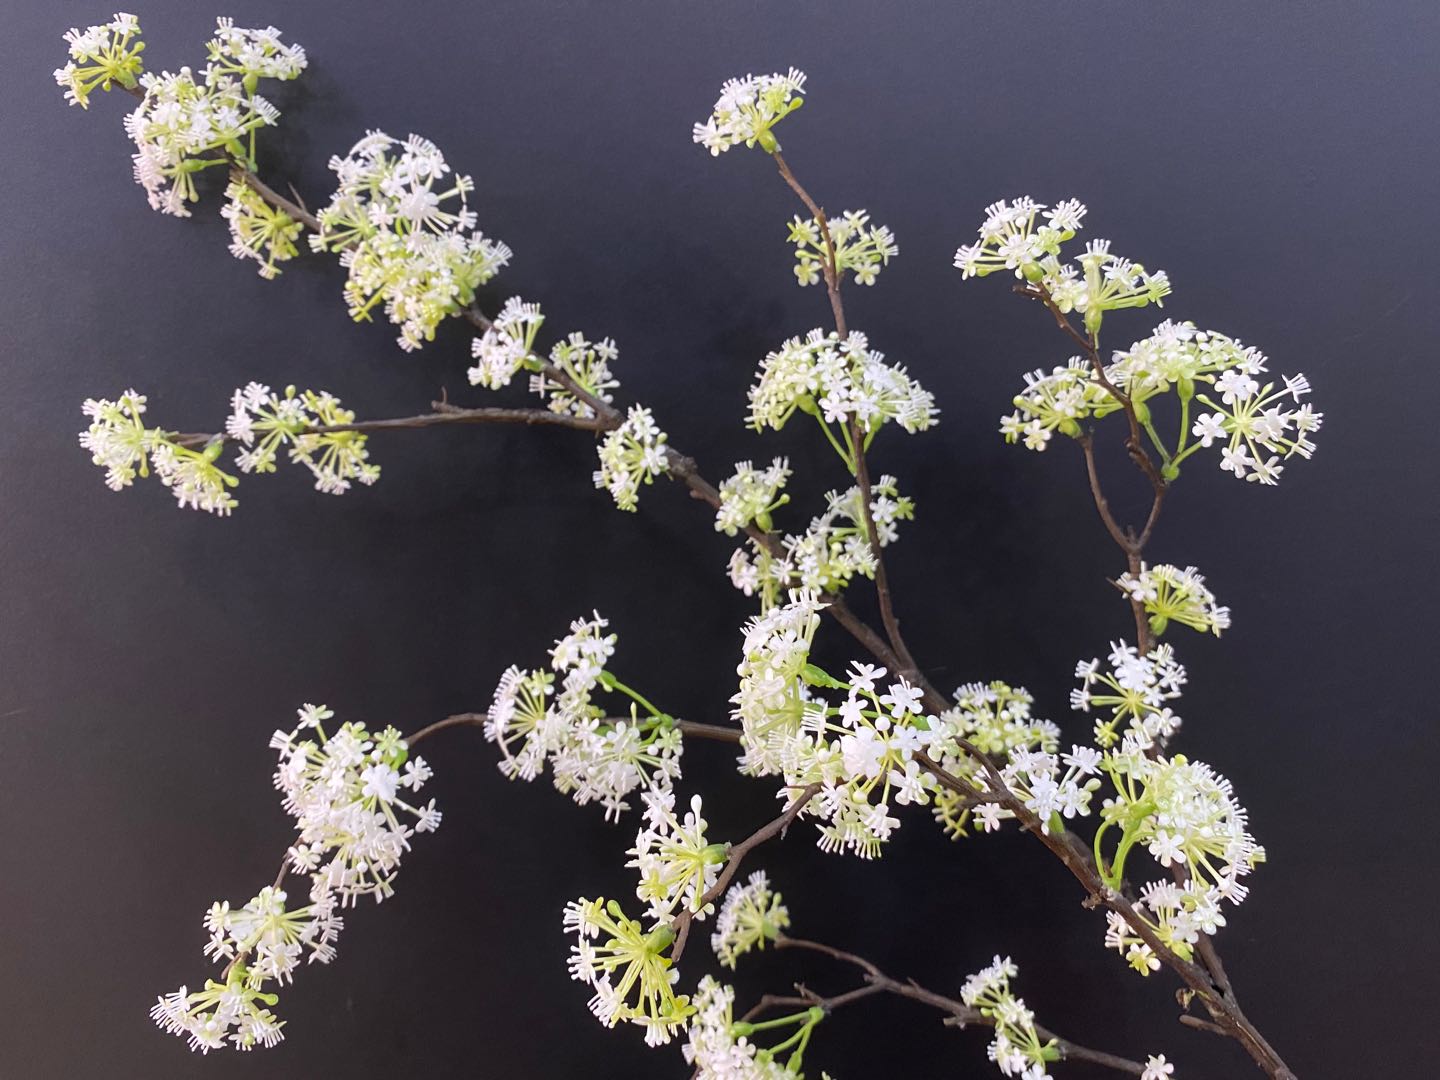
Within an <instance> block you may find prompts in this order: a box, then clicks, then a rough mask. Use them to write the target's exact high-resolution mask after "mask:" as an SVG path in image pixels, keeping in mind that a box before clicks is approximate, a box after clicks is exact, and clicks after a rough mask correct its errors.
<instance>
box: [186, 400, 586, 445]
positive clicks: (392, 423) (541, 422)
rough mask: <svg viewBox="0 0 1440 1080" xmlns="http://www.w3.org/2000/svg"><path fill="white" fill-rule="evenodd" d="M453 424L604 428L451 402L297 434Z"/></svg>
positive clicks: (219, 436) (198, 439)
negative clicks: (430, 409) (407, 413)
mask: <svg viewBox="0 0 1440 1080" xmlns="http://www.w3.org/2000/svg"><path fill="white" fill-rule="evenodd" d="M452 424H528V425H535V426H540V427H565V428H575V429H577V430H580V431H601V430H604V429H603V427H602V426H601V423H600V421H598V420H595V419H592V418H589V417H583V416H571V415H569V414H568V413H553V412H551V411H550V410H549V409H499V408H483V409H460V408H456V407H455V406H453V405H447V406H445V407H444V408H437V410H436V411H435V412H432V413H421V414H420V415H418V416H399V417H394V418H393V419H386V420H357V421H355V422H354V423H352V424H319V425H316V426H314V427H305V428H301V429H300V430H299V431H297V432H295V434H296V435H335V434H338V433H340V432H345V431H358V432H373V431H407V430H414V429H419V428H432V427H445V426H449V425H452ZM217 440H219V441H221V442H234V441H235V438H234V436H231V435H226V434H225V433H224V432H215V433H213V434H206V433H203V432H187V433H185V434H181V435H176V436H175V438H174V441H175V443H176V445H178V446H185V447H191V448H194V447H200V446H205V445H207V444H208V443H212V442H215V441H217Z"/></svg>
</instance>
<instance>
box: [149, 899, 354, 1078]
mask: <svg viewBox="0 0 1440 1080" xmlns="http://www.w3.org/2000/svg"><path fill="white" fill-rule="evenodd" d="M286 899H287V897H286V895H285V893H284V892H283V891H282V890H281V889H279V888H278V887H273V886H267V887H266V888H264V889H261V890H260V894H259V895H258V896H256V897H255V898H254V899H252V900H251V901H250V902H249V903H248V904H246V905H245V906H244V907H242V908H238V909H234V910H232V909H231V907H230V905H229V903H228V902H227V903H219V902H217V903H215V904H213V905H212V906H211V908H210V911H209V912H208V913H207V914H206V916H205V929H206V930H208V931H209V932H210V942H209V944H208V945H206V946H205V955H206V956H210V957H213V958H215V959H216V960H229V961H230V963H229V964H228V966H227V967H226V969H225V972H224V974H223V975H222V976H221V978H222V979H223V980H224V981H223V982H220V981H216V980H213V979H207V980H206V982H205V988H204V989H203V990H198V991H196V992H194V993H191V992H190V990H189V988H188V987H184V986H182V987H180V989H179V990H176V991H174V992H173V993H170V994H165V995H163V996H161V997H160V998H159V999H158V1000H157V1001H156V1003H155V1005H154V1007H153V1008H152V1009H151V1010H150V1016H151V1018H152V1019H153V1020H154V1021H155V1022H156V1023H157V1024H159V1025H160V1027H161V1028H162V1029H164V1030H165V1031H167V1032H169V1033H170V1034H172V1035H184V1036H187V1037H188V1038H189V1040H190V1048H191V1049H192V1050H199V1051H200V1052H201V1053H202V1054H208V1053H209V1052H210V1051H211V1050H217V1049H220V1048H222V1047H224V1046H225V1045H226V1043H227V1042H228V1043H229V1044H230V1045H231V1046H233V1047H235V1048H236V1049H238V1050H251V1049H253V1048H254V1047H256V1046H257V1045H258V1046H263V1047H271V1046H274V1045H276V1044H277V1043H279V1042H280V1041H281V1039H283V1038H284V1037H285V1033H284V1027H285V1021H283V1020H280V1019H278V1018H277V1017H276V1016H275V1014H274V1013H272V1012H271V1011H270V1007H271V1006H273V1005H275V1004H277V1002H278V1000H279V999H278V997H277V995H275V994H274V993H269V992H267V991H266V989H265V986H266V984H267V983H269V982H272V981H273V982H275V983H277V984H279V985H281V986H283V985H285V984H286V983H288V982H290V981H291V979H292V977H293V974H294V971H295V969H296V967H298V966H299V963H300V957H301V954H302V952H303V951H304V949H305V948H309V950H310V957H309V958H310V960H311V961H312V962H313V961H316V960H318V961H320V962H321V963H329V962H330V961H331V960H332V959H333V958H334V956H335V946H334V942H335V939H336V938H337V937H338V936H339V933H340V930H341V929H342V928H343V926H344V920H343V919H341V918H340V916H339V915H337V914H336V913H335V898H334V896H333V895H331V894H329V893H327V892H323V891H322V892H321V893H320V894H319V895H318V896H316V897H312V901H311V903H310V904H308V905H307V906H305V907H301V908H297V909H295V910H293V911H291V910H287V909H286V906H285V905H286Z"/></svg>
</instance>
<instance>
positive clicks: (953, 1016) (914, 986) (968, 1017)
mask: <svg viewBox="0 0 1440 1080" xmlns="http://www.w3.org/2000/svg"><path fill="white" fill-rule="evenodd" d="M775 947H776V948H777V949H787V948H788V949H808V950H810V951H811V952H817V953H821V954H823V955H825V956H829V957H832V958H833V959H836V960H840V961H843V962H844V963H847V964H852V965H854V966H855V967H858V968H860V969H861V970H862V971H863V972H864V973H865V981H866V982H867V983H868V984H869V985H870V986H874V987H879V988H880V989H881V990H884V991H885V992H887V993H890V994H895V995H896V996H898V997H904V998H909V999H910V1000H911V1001H918V1002H920V1003H921V1004H923V1005H929V1006H930V1007H931V1008H935V1009H939V1010H940V1011H941V1012H946V1013H949V1014H950V1020H948V1021H947V1022H954V1023H955V1024H957V1025H958V1026H960V1027H964V1026H965V1025H967V1024H977V1025H984V1026H986V1027H994V1026H995V1020H994V1018H993V1017H989V1016H986V1015H985V1014H984V1013H982V1012H981V1011H980V1010H979V1009H977V1008H975V1007H974V1006H972V1005H966V1004H965V1003H964V1002H963V1001H956V1000H955V999H954V998H948V997H945V996H944V995H943V994H937V993H935V992H934V991H933V990H927V989H925V988H924V987H923V986H920V985H919V984H918V983H915V982H913V981H911V982H901V981H899V980H898V979H892V978H891V977H890V976H889V975H886V974H885V973H884V972H883V971H881V970H880V969H879V968H878V967H876V966H875V964H873V963H871V962H870V961H869V960H866V959H865V958H864V957H863V956H857V955H856V954H855V953H851V952H846V951H845V950H844V949H837V948H835V947H834V946H832V945H825V944H823V943H821V942H818V941H808V940H806V939H804V938H792V937H788V936H787V935H785V934H781V935H779V936H778V937H777V938H776V939H775ZM762 1000H763V999H762ZM1035 1033H1036V1034H1037V1035H1039V1036H1040V1038H1042V1039H1045V1040H1046V1041H1051V1040H1053V1041H1054V1043H1055V1049H1056V1050H1057V1051H1059V1053H1060V1056H1061V1057H1062V1058H1064V1059H1066V1060H1069V1061H1088V1062H1091V1063H1093V1064H1095V1065H1104V1066H1106V1067H1108V1068H1111V1069H1115V1070H1117V1071H1119V1072H1123V1073H1126V1074H1127V1075H1130V1076H1140V1075H1142V1074H1143V1073H1144V1071H1145V1066H1143V1065H1141V1064H1140V1063H1139V1062H1138V1061H1131V1060H1130V1059H1129V1058H1123V1057H1119V1056H1118V1055H1116V1054H1109V1053H1106V1052H1105V1051H1103V1050H1092V1049H1090V1048H1089V1047H1087V1046H1081V1045H1079V1044H1078V1043H1073V1042H1071V1041H1070V1040H1069V1039H1063V1038H1061V1037H1060V1036H1059V1035H1056V1034H1055V1033H1054V1032H1053V1031H1051V1030H1049V1029H1048V1028H1045V1027H1042V1026H1041V1025H1039V1024H1036V1025H1035Z"/></svg>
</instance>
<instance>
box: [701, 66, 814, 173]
mask: <svg viewBox="0 0 1440 1080" xmlns="http://www.w3.org/2000/svg"><path fill="white" fill-rule="evenodd" d="M804 92H805V73H804V72H803V71H797V70H796V69H795V68H791V69H790V71H789V73H788V74H785V75H780V74H775V75H746V76H745V77H744V78H743V79H730V80H729V81H727V82H726V83H725V85H724V86H722V87H721V88H720V98H719V100H718V101H716V102H715V108H714V109H712V110H711V112H710V118H709V119H708V120H706V121H705V122H704V123H703V124H696V125H695V129H694V141H695V142H697V143H699V144H700V145H702V146H703V147H705V149H707V150H709V151H710V153H711V154H712V155H715V156H719V155H720V154H722V153H724V152H725V151H726V150H729V149H730V148H731V147H732V146H739V145H740V144H741V143H744V144H745V145H746V146H754V145H755V144H756V143H757V142H758V143H759V144H760V147H761V149H763V150H764V151H765V152H766V153H770V154H773V153H774V152H775V151H776V150H779V149H780V144H779V142H777V141H776V139H775V134H774V132H773V131H771V128H773V127H774V126H775V125H776V124H778V123H779V122H780V121H781V120H783V119H784V118H785V117H787V116H789V115H790V114H791V113H792V112H794V111H795V110H796V109H798V108H799V107H800V106H801V105H803V104H804V103H805V99H804V98H803V97H801V96H800V95H801V94H803V93H804Z"/></svg>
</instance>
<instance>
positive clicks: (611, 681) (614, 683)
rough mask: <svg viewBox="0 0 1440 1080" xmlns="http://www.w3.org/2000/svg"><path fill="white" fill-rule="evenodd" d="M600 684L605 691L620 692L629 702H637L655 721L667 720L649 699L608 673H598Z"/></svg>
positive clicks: (666, 714)
mask: <svg viewBox="0 0 1440 1080" xmlns="http://www.w3.org/2000/svg"><path fill="white" fill-rule="evenodd" d="M600 682H601V683H602V684H603V685H604V687H605V688H606V689H607V690H618V691H620V693H622V694H624V695H625V696H626V697H628V698H630V699H631V700H633V701H635V702H638V703H639V705H640V706H641V707H642V708H643V709H645V711H646V712H648V713H649V714H650V715H651V716H653V717H655V719H657V720H666V719H669V713H663V712H661V711H660V710H659V709H657V708H656V707H655V706H654V705H653V704H651V703H650V701H649V699H648V698H646V697H645V696H644V695H643V694H641V693H640V692H639V691H637V690H632V689H631V688H630V687H628V686H626V685H625V684H624V683H623V682H621V681H620V680H619V679H617V678H615V676H614V675H611V674H610V672H608V671H602V672H601V673H600Z"/></svg>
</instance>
